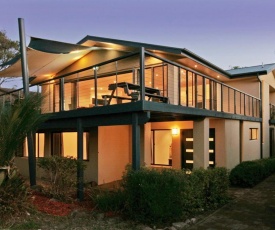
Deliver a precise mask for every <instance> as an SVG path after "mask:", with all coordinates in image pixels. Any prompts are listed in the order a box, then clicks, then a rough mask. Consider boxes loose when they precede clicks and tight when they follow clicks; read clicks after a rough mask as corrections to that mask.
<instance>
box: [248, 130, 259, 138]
mask: <svg viewBox="0 0 275 230" xmlns="http://www.w3.org/2000/svg"><path fill="white" fill-rule="evenodd" d="M257 139H258V129H256V128H251V129H250V140H257Z"/></svg>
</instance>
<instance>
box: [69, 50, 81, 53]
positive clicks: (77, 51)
mask: <svg viewBox="0 0 275 230" xmlns="http://www.w3.org/2000/svg"><path fill="white" fill-rule="evenodd" d="M79 52H80V50H74V51H72V52H70V53H71V54H77V53H79Z"/></svg>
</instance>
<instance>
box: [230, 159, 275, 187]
mask: <svg viewBox="0 0 275 230" xmlns="http://www.w3.org/2000/svg"><path fill="white" fill-rule="evenodd" d="M274 172H275V159H274V158H271V159H261V160H254V161H244V162H242V163H240V164H239V165H237V166H236V167H235V168H233V169H232V170H231V172H230V176H229V179H230V183H231V185H233V186H239V187H253V186H255V185H256V184H258V183H259V182H261V181H262V180H263V179H265V178H266V177H268V176H270V175H271V174H272V173H274Z"/></svg>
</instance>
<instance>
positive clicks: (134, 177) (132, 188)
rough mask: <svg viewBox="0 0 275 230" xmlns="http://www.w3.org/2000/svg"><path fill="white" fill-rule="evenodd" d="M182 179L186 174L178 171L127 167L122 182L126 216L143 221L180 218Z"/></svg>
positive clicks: (162, 220)
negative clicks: (129, 168) (130, 168)
mask: <svg viewBox="0 0 275 230" xmlns="http://www.w3.org/2000/svg"><path fill="white" fill-rule="evenodd" d="M185 181H186V174H185V172H184V171H180V170H170V169H165V170H162V171H157V170H154V169H146V168H142V169H141V170H138V171H133V170H129V171H128V172H127V173H126V174H125V176H124V183H123V189H124V193H125V196H126V204H125V213H126V215H127V216H129V217H130V218H132V219H135V220H138V221H141V222H146V223H151V222H167V221H173V220H177V219H179V218H180V217H181V216H182V215H183V209H182V207H183V201H184V199H183V198H182V197H183V196H184V192H183V191H184V187H185V186H187V185H186V182H185Z"/></svg>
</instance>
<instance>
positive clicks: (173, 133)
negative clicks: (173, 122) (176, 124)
mask: <svg viewBox="0 0 275 230" xmlns="http://www.w3.org/2000/svg"><path fill="white" fill-rule="evenodd" d="M179 132H180V131H179V129H178V128H173V129H172V135H178V134H179Z"/></svg>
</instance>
